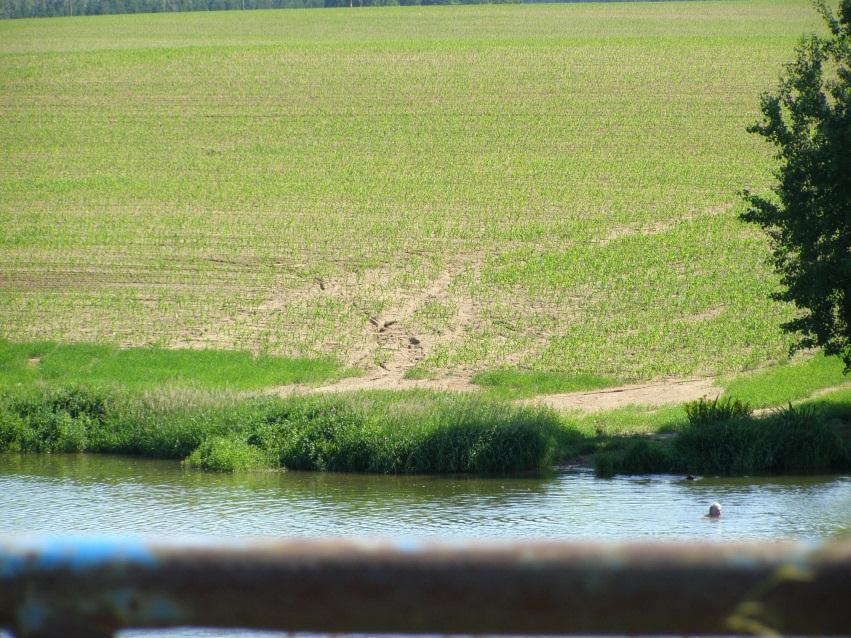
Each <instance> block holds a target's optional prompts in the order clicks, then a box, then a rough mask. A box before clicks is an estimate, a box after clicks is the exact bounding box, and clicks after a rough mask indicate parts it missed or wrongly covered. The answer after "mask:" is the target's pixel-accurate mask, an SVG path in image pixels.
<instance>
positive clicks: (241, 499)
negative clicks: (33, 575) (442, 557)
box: [0, 455, 851, 638]
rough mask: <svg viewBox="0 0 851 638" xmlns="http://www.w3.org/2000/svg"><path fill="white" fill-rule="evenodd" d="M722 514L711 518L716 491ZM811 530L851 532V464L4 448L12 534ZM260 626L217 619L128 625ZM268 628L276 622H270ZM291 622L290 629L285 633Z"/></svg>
mask: <svg viewBox="0 0 851 638" xmlns="http://www.w3.org/2000/svg"><path fill="white" fill-rule="evenodd" d="M715 500H718V501H720V502H721V503H722V505H723V506H724V515H723V517H722V519H721V520H718V521H713V520H708V519H705V518H703V514H704V513H705V512H706V511H707V509H708V507H709V504H710V503H711V502H712V501H715ZM20 532H41V533H60V534H85V533H97V534H142V535H151V536H158V535H168V536H176V535H177V536H197V535H203V536H221V537H227V536H245V535H250V536H353V535H354V536H362V535H369V536H373V535H379V536H387V537H399V536H404V537H426V538H435V537H437V538H447V539H450V538H451V539H461V538H570V539H612V540H627V539H629V540H641V539H653V540H658V539H670V540H684V539H702V540H725V541H729V540H743V539H772V540H773V539H788V538H792V539H796V538H797V539H812V538H825V537H829V536H834V535H839V534H843V533H849V532H851V477H850V476H809V477H783V478H779V477H778V478H764V477H763V478H742V479H729V478H725V479H719V478H699V479H698V480H695V481H687V480H685V479H683V478H682V477H678V476H656V477H619V478H615V479H597V478H595V477H594V475H593V473H591V472H583V471H580V472H568V473H560V474H556V475H554V476H551V477H547V478H540V479H528V478H526V479H506V478H459V477H452V478H439V477H427V476H416V477H397V476H389V477H388V476H364V475H341V474H316V473H305V472H263V473H248V474H214V473H207V472H201V471H197V470H188V469H186V468H183V467H182V466H181V465H180V464H179V463H177V462H173V461H152V460H146V459H136V458H127V457H108V456H87V455H74V456H63V455H53V456H50V455H33V456H2V455H0V534H2V533H20ZM236 635H239V636H253V637H256V636H259V635H261V634H251V633H249V634H245V633H244V632H243V633H241V634H234V633H233V632H215V631H205V630H186V629H181V630H175V631H169V632H163V631H158V632H124V633H123V634H122V636H123V637H124V638H143V637H144V638H150V637H152V636H158V637H160V638H165V637H168V638H202V637H203V638H212V637H217V638H218V637H222V636H229V637H231V636H236ZM263 635H266V636H269V635H271V634H263ZM276 635H278V634H276Z"/></svg>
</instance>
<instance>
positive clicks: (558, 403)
mask: <svg viewBox="0 0 851 638" xmlns="http://www.w3.org/2000/svg"><path fill="white" fill-rule="evenodd" d="M720 393H721V388H719V387H717V386H715V385H714V380H713V379H694V380H671V381H657V382H653V383H641V384H634V385H623V386H618V387H614V388H605V389H603V390H593V391H590V392H568V393H566V394H550V395H544V396H539V397H535V398H533V399H527V400H525V401H523V403H525V404H527V405H547V406H549V407H551V408H554V409H556V410H558V411H560V412H566V411H569V410H579V411H582V412H598V411H600V410H616V409H617V408H624V407H626V406H628V405H636V404H637V405H648V406H662V405H674V404H677V403H684V402H686V401H695V400H697V399H699V398H701V397H704V396H705V397H712V398H714V397H715V396H716V395H718V394H720Z"/></svg>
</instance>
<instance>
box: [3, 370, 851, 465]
mask: <svg viewBox="0 0 851 638" xmlns="http://www.w3.org/2000/svg"><path fill="white" fill-rule="evenodd" d="M850 399H851V391H846V392H845V394H840V395H837V396H835V397H834V396H830V397H826V398H825V399H821V400H819V401H817V402H811V403H809V404H805V405H803V406H801V407H792V406H789V407H788V408H786V409H785V410H780V411H777V412H775V413H773V414H771V415H769V416H768V417H761V418H757V417H754V416H752V415H751V413H750V409H749V408H747V406H744V405H743V404H741V403H739V402H720V403H718V402H708V401H705V402H700V403H698V404H692V405H689V406H686V409H685V410H683V408H678V409H671V410H668V411H665V412H663V413H662V416H660V417H659V419H658V420H656V421H653V420H652V419H651V421H650V422H651V423H652V424H653V425H654V426H655V427H657V428H658V429H667V430H668V432H669V433H670V436H669V437H666V438H664V439H661V440H660V439H658V438H654V437H648V436H646V434H645V435H642V436H636V435H634V434H632V433H629V431H628V429H625V428H622V429H621V430H620V431H619V432H615V431H613V430H608V431H607V430H606V429H605V428H601V427H589V425H590V423H589V420H588V419H580V420H578V421H577V420H572V419H570V418H569V417H562V416H559V415H558V414H556V413H555V412H553V411H551V410H547V409H543V408H540V409H538V408H529V407H518V406H516V405H513V404H511V403H508V402H505V401H500V400H495V399H491V398H487V397H486V396H482V395H474V394H450V393H437V392H425V391H411V392H362V393H351V394H333V395H310V396H292V397H288V398H279V397H248V398H247V397H244V396H239V395H237V394H233V393H229V392H221V391H219V392H215V393H212V392H209V391H201V390H197V389H188V388H179V387H171V388H161V389H158V390H148V391H145V392H138V391H137V392H128V391H120V390H116V389H111V390H108V391H105V390H99V389H95V388H86V387H70V388H68V387H65V388H63V387H23V386H19V387H15V388H7V389H6V390H4V391H2V392H0V452H5V453H28V452H35V453H68V452H83V451H87V452H99V453H116V454H131V455H140V456H147V457H152V458H165V459H181V460H185V461H186V462H187V463H188V464H189V465H191V466H193V467H198V468H202V469H209V470H218V471H238V470H243V471H244V470H263V469H276V468H286V469H293V470H320V471H334V472H371V473H417V474H440V473H475V474H510V475H517V474H526V473H542V472H546V471H548V470H550V469H551V468H552V467H553V465H554V464H560V463H564V462H567V461H570V460H571V459H575V458H576V457H578V456H581V455H588V456H593V459H594V463H595V466H596V469H597V471H598V472H599V473H600V474H603V475H612V474H622V473H669V472H681V473H684V474H685V473H689V474H729V475H740V474H756V473H790V472H794V473H802V472H826V471H839V470H843V469H849V468H851V453H849V451H850V450H851V445H849V443H851V429H849V428H848V426H847V423H848V421H849V416H851V408H849V404H851V401H850ZM624 414H629V413H628V412H624ZM633 415H634V413H633ZM623 420H624V417H623V415H622V417H621V425H623ZM616 422H617V419H616Z"/></svg>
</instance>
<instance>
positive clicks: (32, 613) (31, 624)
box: [18, 600, 48, 632]
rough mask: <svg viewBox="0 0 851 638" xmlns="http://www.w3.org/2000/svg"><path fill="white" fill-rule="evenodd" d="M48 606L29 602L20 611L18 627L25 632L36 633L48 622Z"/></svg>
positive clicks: (37, 602)
mask: <svg viewBox="0 0 851 638" xmlns="http://www.w3.org/2000/svg"><path fill="white" fill-rule="evenodd" d="M47 618H48V610H47V606H46V605H45V604H44V603H42V602H39V601H37V600H27V601H25V602H24V604H23V605H21V608H20V610H18V626H19V627H20V628H21V629H22V630H23V631H25V632H35V631H38V630H39V629H41V628H42V627H44V623H45V622H47Z"/></svg>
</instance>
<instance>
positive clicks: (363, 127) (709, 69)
mask: <svg viewBox="0 0 851 638" xmlns="http://www.w3.org/2000/svg"><path fill="white" fill-rule="evenodd" d="M820 25H821V22H820V20H819V18H818V16H817V15H816V13H815V11H814V10H813V9H812V8H811V6H810V5H809V3H808V2H807V1H806V0H752V1H751V0H737V1H728V2H715V1H707V2H683V3H673V2H672V3H623V4H620V3H606V4H576V5H564V4H561V5H496V6H454V7H416V8H415V7H409V8H405V7H399V8H371V9H364V10H349V9H340V10H336V9H335V10H303V11H302V10H288V11H252V12H245V13H241V12H222V13H191V14H154V15H131V16H98V17H84V18H57V19H36V20H16V21H5V22H0V112H1V113H2V117H0V229H2V230H0V338H5V339H9V340H11V341H36V340H51V341H59V342H76V341H86V342H99V343H107V344H117V345H156V346H160V347H165V348H179V347H193V348H195V347H208V348H222V349H234V350H247V351H251V352H254V353H260V352H262V353H269V354H282V355H288V356H293V357H323V358H325V357H332V358H336V359H338V360H339V361H340V362H341V363H342V364H343V365H346V366H355V367H358V368H361V369H369V368H372V367H377V366H382V367H384V368H385V369H386V370H388V371H390V372H392V373H394V374H398V375H403V374H404V375H407V376H409V377H424V376H442V375H447V374H469V373H473V372H481V371H487V370H494V369H499V368H504V367H515V368H522V369H526V370H532V371H553V372H559V373H568V374H576V375H598V376H599V377H604V378H607V379H616V380H623V381H628V380H642V379H654V378H662V377H692V376H704V375H735V374H736V373H738V372H741V371H743V370H748V369H752V368H757V367H761V366H765V365H769V364H772V363H777V362H780V361H783V360H785V359H786V357H787V349H788V346H789V338H788V337H785V336H783V335H782V334H781V333H780V330H779V328H778V327H777V326H778V324H779V323H780V322H781V321H783V320H785V319H787V318H789V317H790V316H792V313H793V309H791V308H789V307H786V306H782V305H779V304H777V303H775V302H772V301H770V300H769V299H768V295H769V293H770V292H771V291H772V290H773V289H774V286H775V284H776V279H775V277H774V276H773V275H772V273H771V270H770V267H769V266H768V265H767V264H766V262H765V260H766V257H767V255H768V248H767V243H766V240H765V238H764V237H763V236H762V235H761V234H759V233H758V232H757V231H756V230H754V229H753V228H749V227H745V226H744V225H743V224H742V223H740V222H739V221H738V219H737V214H738V213H739V212H740V211H741V209H742V203H741V201H740V199H739V197H738V196H737V191H739V190H740V189H742V188H751V189H753V190H764V189H766V188H768V187H769V186H770V184H771V166H772V151H771V149H770V148H768V147H767V146H766V145H765V144H764V143H763V142H762V141H761V139H759V138H756V137H754V136H751V135H748V134H747V133H746V131H745V128H746V127H747V126H748V125H749V124H751V123H753V122H754V121H756V119H757V118H758V105H759V95H760V93H761V92H762V91H764V90H768V89H771V88H772V87H773V86H774V85H775V83H776V80H777V77H778V74H779V72H780V70H781V68H782V64H783V63H784V62H786V61H788V60H789V59H790V58H791V56H792V53H793V49H794V46H795V44H796V42H797V39H798V37H799V36H800V35H801V34H803V33H805V32H807V31H814V30H818V29H820V28H821V26H820Z"/></svg>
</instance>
